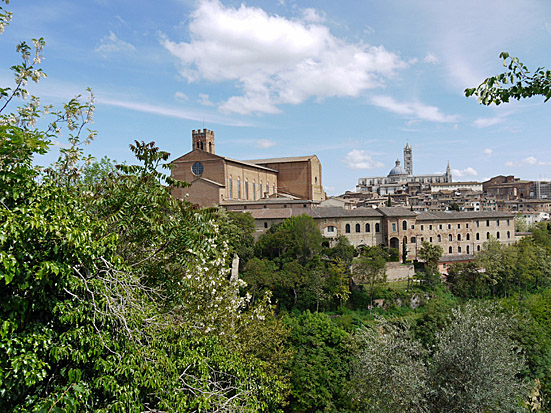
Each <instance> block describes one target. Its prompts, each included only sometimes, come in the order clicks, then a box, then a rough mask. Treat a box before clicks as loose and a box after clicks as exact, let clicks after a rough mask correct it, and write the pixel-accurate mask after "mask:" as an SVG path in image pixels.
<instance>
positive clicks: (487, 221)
mask: <svg viewBox="0 0 551 413" xmlns="http://www.w3.org/2000/svg"><path fill="white" fill-rule="evenodd" d="M486 226H487V227H489V226H490V220H489V219H487V220H486Z"/></svg>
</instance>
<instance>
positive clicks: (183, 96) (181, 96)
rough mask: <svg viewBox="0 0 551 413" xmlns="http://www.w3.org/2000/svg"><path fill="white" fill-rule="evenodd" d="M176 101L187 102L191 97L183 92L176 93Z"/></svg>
mask: <svg viewBox="0 0 551 413" xmlns="http://www.w3.org/2000/svg"><path fill="white" fill-rule="evenodd" d="M174 99H176V100H177V101H179V102H187V101H188V100H189V97H188V95H186V94H185V93H183V92H176V93H174Z"/></svg>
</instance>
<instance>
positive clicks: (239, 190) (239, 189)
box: [237, 178, 241, 199]
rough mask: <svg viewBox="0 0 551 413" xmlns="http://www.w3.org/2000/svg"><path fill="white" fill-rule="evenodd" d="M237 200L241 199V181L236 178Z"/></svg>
mask: <svg viewBox="0 0 551 413" xmlns="http://www.w3.org/2000/svg"><path fill="white" fill-rule="evenodd" d="M237 199H241V180H240V179H239V178H237Z"/></svg>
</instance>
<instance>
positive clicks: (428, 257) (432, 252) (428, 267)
mask: <svg viewBox="0 0 551 413" xmlns="http://www.w3.org/2000/svg"><path fill="white" fill-rule="evenodd" d="M443 252H444V250H443V249H442V247H441V246H440V245H433V244H430V243H429V242H427V241H423V242H422V243H421V248H420V249H419V251H418V252H417V257H419V259H420V260H421V261H423V262H424V267H425V268H424V272H423V273H422V274H421V280H422V281H423V284H424V285H426V286H429V287H433V286H434V285H436V284H437V283H438V281H439V280H440V274H439V272H438V262H439V261H440V257H442V253H443Z"/></svg>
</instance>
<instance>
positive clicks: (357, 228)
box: [356, 224, 360, 232]
mask: <svg viewBox="0 0 551 413" xmlns="http://www.w3.org/2000/svg"><path fill="white" fill-rule="evenodd" d="M356 232H360V224H356Z"/></svg>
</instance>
